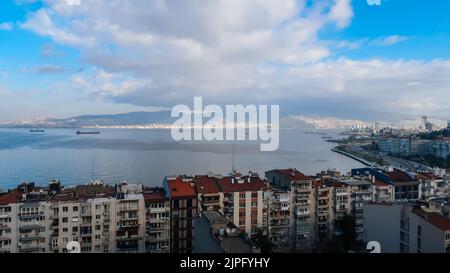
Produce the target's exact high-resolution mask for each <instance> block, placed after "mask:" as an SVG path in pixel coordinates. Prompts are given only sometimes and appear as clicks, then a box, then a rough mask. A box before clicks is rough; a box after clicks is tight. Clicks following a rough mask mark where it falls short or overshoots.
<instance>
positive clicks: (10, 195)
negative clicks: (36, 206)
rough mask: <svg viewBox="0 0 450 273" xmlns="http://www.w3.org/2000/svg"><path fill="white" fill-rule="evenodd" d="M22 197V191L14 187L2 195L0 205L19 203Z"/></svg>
mask: <svg viewBox="0 0 450 273" xmlns="http://www.w3.org/2000/svg"><path fill="white" fill-rule="evenodd" d="M21 199H22V193H21V192H20V191H19V190H18V189H14V190H12V191H10V192H7V193H5V194H2V195H1V196H0V205H8V204H13V203H19V202H20V200H21Z"/></svg>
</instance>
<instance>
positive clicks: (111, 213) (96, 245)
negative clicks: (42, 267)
mask: <svg viewBox="0 0 450 273" xmlns="http://www.w3.org/2000/svg"><path fill="white" fill-rule="evenodd" d="M115 191H116V190H115V188H114V187H112V186H107V185H104V184H103V182H101V181H95V182H92V183H88V184H85V185H78V186H76V187H70V188H66V189H63V190H61V191H59V192H57V193H56V194H55V195H54V196H53V198H52V199H51V200H50V220H51V223H50V226H49V228H50V230H51V235H50V251H51V252H56V253H62V252H67V249H66V246H67V243H68V242H70V241H76V242H79V243H80V247H81V252H82V253H108V252H115V250H116V249H115V238H116V237H115V230H116V225H115Z"/></svg>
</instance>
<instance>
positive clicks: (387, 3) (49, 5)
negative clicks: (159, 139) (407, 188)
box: [0, 0, 450, 122]
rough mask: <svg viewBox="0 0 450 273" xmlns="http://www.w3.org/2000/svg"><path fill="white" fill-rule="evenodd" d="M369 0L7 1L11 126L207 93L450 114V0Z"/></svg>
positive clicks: (346, 111)
mask: <svg viewBox="0 0 450 273" xmlns="http://www.w3.org/2000/svg"><path fill="white" fill-rule="evenodd" d="M368 2H371V1H370V0H369V1H367V0H353V1H352V0H321V1H319V0H316V1H314V0H283V1H280V0H246V1H242V0H215V1H208V0H189V1H177V0H44V1H36V0H2V1H0V122H5V121H18V120H30V119H39V118H44V117H70V116H76V115H82V114H108V113H123V112H131V111H156V110H162V109H171V108H172V107H173V106H174V105H176V104H180V103H183V104H188V105H192V104H193V98H194V96H203V101H204V103H205V104H212V103H216V104H221V105H224V104H279V105H280V111H281V115H282V116H283V115H284V116H286V115H312V116H314V115H316V116H327V117H337V118H346V119H362V120H369V121H370V120H373V121H380V120H395V119H408V118H416V117H419V116H421V115H428V116H430V117H435V118H440V119H450V13H449V12H448V11H449V10H450V1H445V0H428V1H425V0H381V1H380V4H379V5H369V4H368ZM375 2H376V1H375Z"/></svg>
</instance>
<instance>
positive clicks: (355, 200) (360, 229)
mask: <svg viewBox="0 0 450 273" xmlns="http://www.w3.org/2000/svg"><path fill="white" fill-rule="evenodd" d="M339 183H341V184H344V185H345V186H347V187H348V188H349V189H350V194H351V195H350V196H351V199H350V200H351V201H350V202H351V211H350V212H351V214H352V216H353V217H354V219H355V225H356V227H355V231H356V239H357V240H358V241H362V240H363V234H364V203H366V202H371V201H372V183H371V182H369V181H367V180H364V179H358V178H354V177H349V178H344V179H340V180H339Z"/></svg>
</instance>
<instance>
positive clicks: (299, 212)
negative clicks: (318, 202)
mask: <svg viewBox="0 0 450 273" xmlns="http://www.w3.org/2000/svg"><path fill="white" fill-rule="evenodd" d="M265 175H266V179H267V181H268V182H269V183H270V185H271V186H273V187H278V188H283V189H286V190H288V191H289V192H290V193H291V204H290V207H291V219H290V223H291V228H290V229H291V235H290V241H291V243H290V244H291V247H292V248H293V249H297V250H304V249H309V248H310V247H311V245H312V244H311V242H312V241H311V233H312V232H313V230H312V228H313V226H312V219H311V218H312V215H311V204H312V202H311V200H312V179H311V178H309V177H308V176H306V175H304V174H303V173H301V172H300V171H298V170H297V169H295V168H290V169H275V170H271V171H267V172H266V173H265Z"/></svg>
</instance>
